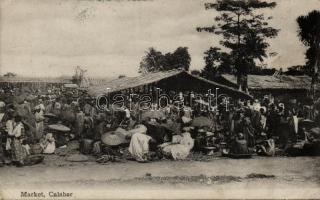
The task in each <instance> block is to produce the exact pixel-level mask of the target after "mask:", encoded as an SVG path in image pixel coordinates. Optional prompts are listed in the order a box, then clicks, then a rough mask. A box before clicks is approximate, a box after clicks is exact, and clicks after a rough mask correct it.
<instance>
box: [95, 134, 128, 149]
mask: <svg viewBox="0 0 320 200" xmlns="http://www.w3.org/2000/svg"><path fill="white" fill-rule="evenodd" d="M101 141H102V142H103V143H104V144H106V145H109V146H118V145H120V144H124V143H128V140H126V138H125V136H124V135H123V134H122V133H120V132H117V131H111V132H107V133H104V134H103V135H102V136H101Z"/></svg>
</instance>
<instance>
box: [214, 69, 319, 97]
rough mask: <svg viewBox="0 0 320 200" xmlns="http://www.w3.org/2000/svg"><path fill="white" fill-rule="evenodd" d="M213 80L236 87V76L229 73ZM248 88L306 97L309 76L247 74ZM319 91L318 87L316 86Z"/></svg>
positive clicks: (258, 92) (277, 94)
mask: <svg viewBox="0 0 320 200" xmlns="http://www.w3.org/2000/svg"><path fill="white" fill-rule="evenodd" d="M214 80H215V81H216V82H218V83H220V84H223V85H226V86H229V87H232V88H235V89H238V88H239V87H238V85H237V78H236V76H234V75H231V74H223V75H220V76H218V77H215V78H214ZM247 80H248V89H249V91H250V94H254V95H256V94H273V95H275V96H279V95H280V96H283V95H287V96H288V95H291V96H292V95H293V96H301V97H306V95H307V94H308V92H309V90H310V86H311V77H309V76H284V75H281V76H279V77H276V76H263V75H248V79H247ZM317 91H320V87H319V86H318V87H317Z"/></svg>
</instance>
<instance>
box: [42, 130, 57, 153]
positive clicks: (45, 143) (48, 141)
mask: <svg viewBox="0 0 320 200" xmlns="http://www.w3.org/2000/svg"><path fill="white" fill-rule="evenodd" d="M40 146H41V147H42V149H43V153H44V154H53V153H54V151H55V150H56V143H55V139H54V137H53V136H52V133H47V135H46V136H45V138H44V139H43V140H42V141H41V142H40Z"/></svg>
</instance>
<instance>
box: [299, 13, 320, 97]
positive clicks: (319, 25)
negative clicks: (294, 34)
mask: <svg viewBox="0 0 320 200" xmlns="http://www.w3.org/2000/svg"><path fill="white" fill-rule="evenodd" d="M297 22H298V25H299V30H298V35H299V38H300V40H301V41H302V42H303V44H304V45H306V46H308V47H309V48H308V50H307V52H306V58H307V63H306V67H307V68H308V69H309V72H310V73H311V75H312V81H311V91H312V98H313V99H314V95H315V85H316V83H317V79H318V75H319V65H320V11H316V10H314V11H312V12H310V13H309V14H308V15H306V16H299V17H298V18H297Z"/></svg>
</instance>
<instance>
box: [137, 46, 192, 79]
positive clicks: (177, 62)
mask: <svg viewBox="0 0 320 200" xmlns="http://www.w3.org/2000/svg"><path fill="white" fill-rule="evenodd" d="M190 62H191V57H190V54H189V52H188V48H187V47H178V48H177V49H176V50H175V51H174V52H173V53H170V52H169V53H166V54H164V55H163V54H162V53H161V52H160V51H157V50H155V49H154V48H150V49H149V50H148V51H147V52H146V55H145V56H144V57H143V59H142V61H141V62H140V66H139V72H140V73H149V72H156V71H167V70H172V69H184V70H187V71H188V70H189V67H190Z"/></svg>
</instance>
